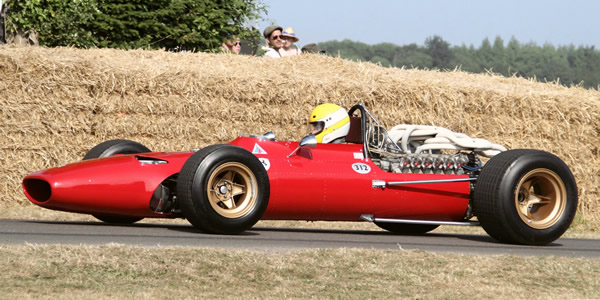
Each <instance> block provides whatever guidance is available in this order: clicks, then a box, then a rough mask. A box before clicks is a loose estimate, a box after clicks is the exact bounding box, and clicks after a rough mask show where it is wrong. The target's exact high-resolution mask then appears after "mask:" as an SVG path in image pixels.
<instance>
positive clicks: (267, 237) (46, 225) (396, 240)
mask: <svg viewBox="0 0 600 300" xmlns="http://www.w3.org/2000/svg"><path fill="white" fill-rule="evenodd" d="M112 243H115V244H124V245H131V246H143V247H168V246H183V247H198V248H227V249H247V250H258V251H277V252H279V251H296V250H303V249H317V248H319V249H337V248H362V249H383V250H423V251H431V252H451V253H464V254H483V255H516V256H567V257H588V258H598V257H600V240H591V239H569V238H561V239H558V240H557V241H555V242H554V243H552V244H550V245H548V246H543V247H540V246H520V245H507V244H501V243H498V242H496V241H495V240H494V239H492V238H491V237H489V236H487V235H469V234H449V233H448V234H446V233H429V234H426V235H422V236H402V235H394V234H390V233H387V232H385V231H366V230H365V231H363V230H324V229H298V228H271V227H254V228H252V229H251V230H249V231H247V232H244V233H243V234H240V235H215V234H206V233H202V232H200V231H198V230H197V229H195V228H193V227H192V226H191V225H180V224H148V223H140V224H133V225H127V226H117V225H109V224H105V223H102V222H61V221H35V220H12V219H0V244H3V245H25V244H67V245H107V244H112Z"/></svg>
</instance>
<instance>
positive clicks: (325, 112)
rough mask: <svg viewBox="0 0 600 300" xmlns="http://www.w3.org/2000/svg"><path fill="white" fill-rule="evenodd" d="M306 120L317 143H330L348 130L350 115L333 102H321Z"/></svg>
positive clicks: (341, 136)
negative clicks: (311, 127) (311, 126)
mask: <svg viewBox="0 0 600 300" xmlns="http://www.w3.org/2000/svg"><path fill="white" fill-rule="evenodd" d="M308 122H309V123H310V124H311V125H313V129H314V130H313V132H312V134H314V135H315V137H317V142H319V143H330V142H331V141H333V140H336V139H339V138H343V137H345V136H346V135H348V131H350V117H349V116H348V113H347V112H346V110H345V109H343V108H342V107H340V106H339V105H335V104H330V103H326V104H321V105H319V106H317V107H315V109H314V110H313V111H312V113H310V118H309V119H308Z"/></svg>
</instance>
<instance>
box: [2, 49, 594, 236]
mask: <svg viewBox="0 0 600 300" xmlns="http://www.w3.org/2000/svg"><path fill="white" fill-rule="evenodd" d="M0 76H1V78H2V80H0V93H1V94H2V97H0V116H1V122H0V134H2V139H3V140H2V143H1V144H0V155H1V156H0V157H2V166H3V168H2V171H1V172H0V177H1V179H2V184H0V188H1V189H2V190H1V191H0V192H1V195H2V196H1V197H2V198H0V203H1V204H2V205H8V206H10V205H23V204H25V203H27V201H26V200H25V198H24V196H22V192H21V191H20V180H21V179H22V177H23V176H24V175H25V174H27V173H30V172H33V171H36V170H39V169H43V168H48V167H53V166H57V165H61V164H64V163H69V162H73V161H77V160H79V159H81V157H82V156H83V155H85V153H86V151H87V150H89V149H90V148H91V147H93V146H94V145H96V144H98V143H100V142H102V141H105V140H108V139H114V138H125V139H132V140H136V141H138V142H141V143H143V144H145V145H146V146H148V147H149V148H150V149H153V150H157V151H163V150H164V151H181V150H189V149H194V148H200V147H204V146H206V145H209V144H214V143H223V142H227V141H230V140H232V139H234V138H235V137H237V136H238V135H240V134H261V133H264V132H267V131H274V132H275V133H276V135H277V137H278V138H279V139H294V140H297V139H299V138H301V137H302V136H303V135H305V134H306V133H307V126H306V124H307V118H308V115H309V113H310V111H311V110H312V109H313V108H314V107H315V106H316V105H318V104H320V103H326V102H331V103H336V104H338V105H341V106H343V107H346V108H349V107H351V106H352V105H354V104H356V103H364V104H365V105H367V106H368V107H369V109H370V110H371V111H372V113H373V114H374V115H376V116H378V117H379V119H380V121H381V122H382V123H383V124H384V125H385V126H386V127H387V128H390V127H392V126H394V125H396V124H401V123H412V124H428V125H435V126H442V127H447V128H450V129H451V130H453V131H457V132H463V133H466V134H468V135H470V136H473V137H481V138H486V139H489V140H491V141H493V142H495V143H498V144H502V145H505V146H506V147H508V148H535V149H542V150H546V151H549V152H552V153H554V154H556V155H558V156H559V157H561V158H562V159H564V160H565V161H566V162H567V163H568V164H569V166H570V167H571V168H572V170H573V173H574V174H575V177H576V179H577V183H578V187H579V194H580V199H581V204H580V207H579V212H580V214H579V216H580V218H581V219H582V220H583V221H585V222H590V223H592V224H595V226H596V228H598V227H600V226H599V225H598V224H600V200H599V195H600V190H599V189H600V182H599V181H600V179H599V176H598V174H600V157H599V154H598V153H599V149H598V146H599V143H598V142H599V139H600V119H599V118H598V116H599V114H600V92H598V91H597V90H586V89H583V88H581V87H564V86H561V85H559V84H557V83H553V82H550V83H539V82H536V81H534V80H529V79H524V78H517V77H510V78H506V77H502V76H498V75H496V74H491V73H490V74H470V73H467V72H462V71H460V70H453V71H445V72H439V71H428V70H416V69H397V68H396V69H394V68H382V67H380V66H377V65H374V64H371V63H361V62H351V61H347V60H343V59H339V58H332V57H326V56H319V55H303V56H299V57H289V58H285V59H279V60H276V59H268V58H260V57H249V56H236V55H229V54H204V53H169V52H165V51H142V50H134V51H122V50H114V49H92V50H80V49H73V48H43V47H17V46H0Z"/></svg>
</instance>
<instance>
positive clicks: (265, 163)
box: [258, 157, 271, 171]
mask: <svg viewBox="0 0 600 300" xmlns="http://www.w3.org/2000/svg"><path fill="white" fill-rule="evenodd" d="M258 160H260V162H261V163H262V164H263V167H265V170H267V171H269V169H270V168H271V162H270V161H269V159H268V158H264V157H259V158H258Z"/></svg>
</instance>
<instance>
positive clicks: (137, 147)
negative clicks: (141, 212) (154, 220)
mask: <svg viewBox="0 0 600 300" xmlns="http://www.w3.org/2000/svg"><path fill="white" fill-rule="evenodd" d="M145 152H151V151H150V149H148V147H146V146H144V145H142V144H140V143H137V142H134V141H129V140H110V141H106V142H102V143H100V144H98V145H96V146H95V147H94V148H92V149H90V151H88V153H86V154H85V156H84V157H83V160H88V159H94V158H102V157H109V156H113V155H117V154H135V153H145ZM93 216H94V217H95V218H96V219H98V220H100V221H103V222H106V223H110V224H133V223H135V222H137V221H140V220H142V219H143V218H140V217H126V216H104V215H93Z"/></svg>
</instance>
